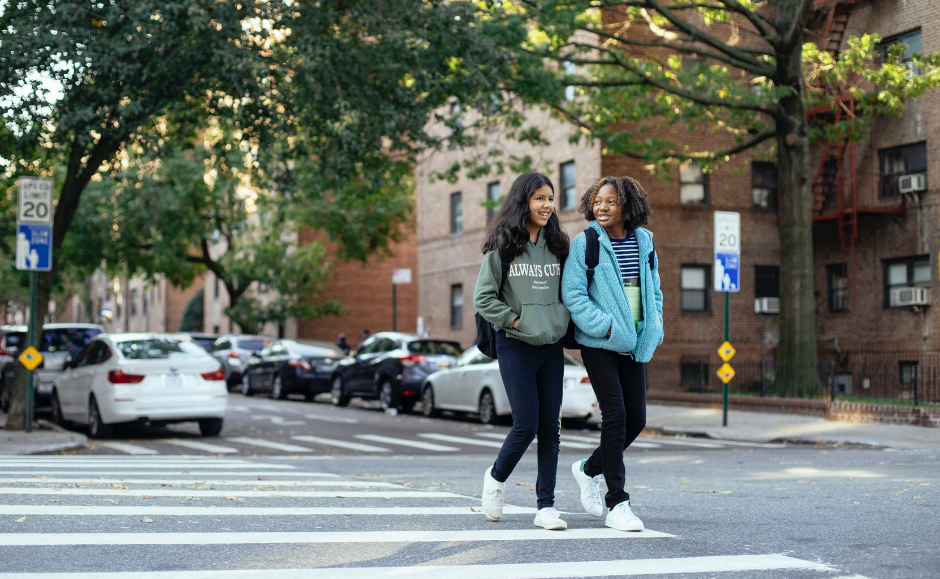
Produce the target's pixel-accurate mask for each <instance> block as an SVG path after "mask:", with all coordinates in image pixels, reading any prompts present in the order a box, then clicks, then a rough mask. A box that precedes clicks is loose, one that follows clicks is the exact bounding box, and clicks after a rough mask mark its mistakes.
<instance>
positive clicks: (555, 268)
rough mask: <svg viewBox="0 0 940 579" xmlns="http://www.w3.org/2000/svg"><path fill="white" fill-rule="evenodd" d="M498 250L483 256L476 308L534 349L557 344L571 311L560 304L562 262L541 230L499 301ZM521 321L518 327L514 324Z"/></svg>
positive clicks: (513, 267) (512, 269)
mask: <svg viewBox="0 0 940 579" xmlns="http://www.w3.org/2000/svg"><path fill="white" fill-rule="evenodd" d="M502 274H503V269H502V261H501V260H500V258H499V252H498V251H488V252H486V255H484V256H483V264H482V266H481V267H480V275H479V276H478V277H477V284H476V287H475V288H474V290H473V306H474V307H475V308H476V309H477V311H478V312H480V315H481V316H483V317H484V318H486V319H487V320H488V321H489V322H490V323H492V324H493V326H494V327H495V328H496V329H497V330H505V331H506V335H507V336H509V337H510V338H515V339H517V340H522V341H523V342H526V343H528V344H532V345H533V346H543V345H545V344H554V343H555V342H557V341H558V340H560V339H561V338H562V337H563V336H564V335H565V331H567V329H568V319H569V315H568V309H567V308H565V305H564V304H563V303H561V300H559V299H558V297H559V293H558V290H559V286H560V285H561V261H560V260H559V259H558V257H557V256H556V255H555V254H554V253H552V252H551V251H549V249H548V247H547V245H546V243H545V239H544V237H543V235H542V231H541V230H540V231H539V237H538V241H537V242H536V243H532V241H531V240H530V241H529V243H528V244H527V245H526V252H525V253H523V254H522V255H520V256H518V257H516V258H515V259H514V260H513V261H512V264H511V265H510V267H509V272H508V273H507V274H506V285H505V286H503V295H502V300H500V299H498V298H497V293H498V292H499V280H500V278H501V277H502ZM516 318H519V326H518V327H517V328H516V329H513V327H512V323H513V322H514V321H515V320H516Z"/></svg>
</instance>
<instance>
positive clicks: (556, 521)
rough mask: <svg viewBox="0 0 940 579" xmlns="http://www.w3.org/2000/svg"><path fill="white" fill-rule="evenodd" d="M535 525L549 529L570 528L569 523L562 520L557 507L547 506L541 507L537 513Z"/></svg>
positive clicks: (561, 529) (562, 529)
mask: <svg viewBox="0 0 940 579" xmlns="http://www.w3.org/2000/svg"><path fill="white" fill-rule="evenodd" d="M535 526H536V527H542V528H543V529H548V530H549V531H564V530H565V529H567V528H568V523H566V522H564V521H563V520H561V517H559V516H558V511H556V510H555V507H545V508H544V509H539V512H538V513H537V514H536V515H535Z"/></svg>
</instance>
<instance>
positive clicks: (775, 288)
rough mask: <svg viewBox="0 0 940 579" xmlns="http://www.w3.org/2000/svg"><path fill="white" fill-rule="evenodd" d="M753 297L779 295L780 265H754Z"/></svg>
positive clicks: (777, 296)
mask: <svg viewBox="0 0 940 579" xmlns="http://www.w3.org/2000/svg"><path fill="white" fill-rule="evenodd" d="M754 297H755V298H779V297H780V267H779V266H776V265H755V266H754Z"/></svg>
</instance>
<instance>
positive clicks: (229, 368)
mask: <svg viewBox="0 0 940 579" xmlns="http://www.w3.org/2000/svg"><path fill="white" fill-rule="evenodd" d="M272 341H273V338H270V337H268V336H243V335H240V334H225V335H224V336H220V337H219V338H218V339H217V340H216V341H215V343H214V344H213V345H212V348H211V349H210V350H209V353H210V354H212V357H213V358H215V359H216V360H218V361H219V363H220V364H222V368H224V369H225V383H226V384H228V387H229V389H232V388H235V387H236V386H237V385H239V384H241V382H242V372H243V371H244V368H245V365H246V364H248V359H249V358H251V356H253V355H254V354H256V353H258V352H260V351H261V349H262V348H264V347H265V346H267V345H268V344H270V343H271V342H272Z"/></svg>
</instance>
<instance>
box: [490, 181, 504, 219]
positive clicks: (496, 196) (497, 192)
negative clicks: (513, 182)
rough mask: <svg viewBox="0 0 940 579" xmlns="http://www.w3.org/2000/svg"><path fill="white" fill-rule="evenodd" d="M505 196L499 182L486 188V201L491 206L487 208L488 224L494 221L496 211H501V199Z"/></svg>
mask: <svg viewBox="0 0 940 579" xmlns="http://www.w3.org/2000/svg"><path fill="white" fill-rule="evenodd" d="M502 195H503V188H502V185H500V183H499V181H493V182H492V183H490V184H488V185H487V186H486V200H487V201H488V202H489V204H488V205H487V206H486V222H487V223H489V222H491V221H493V217H495V216H496V211H497V210H499V205H498V204H499V201H500V197H502Z"/></svg>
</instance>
